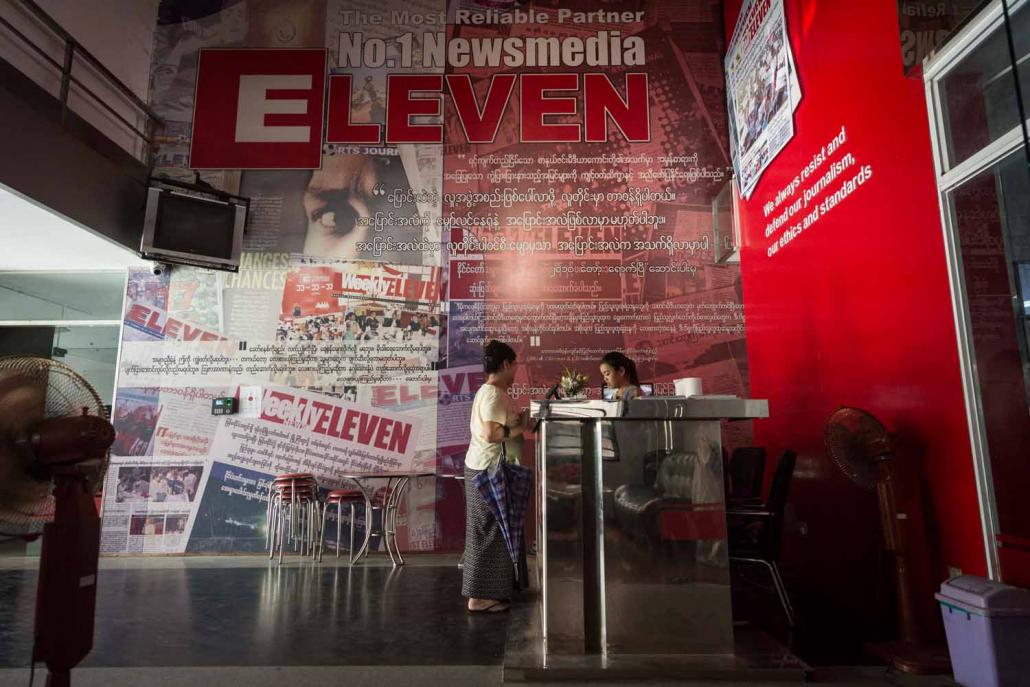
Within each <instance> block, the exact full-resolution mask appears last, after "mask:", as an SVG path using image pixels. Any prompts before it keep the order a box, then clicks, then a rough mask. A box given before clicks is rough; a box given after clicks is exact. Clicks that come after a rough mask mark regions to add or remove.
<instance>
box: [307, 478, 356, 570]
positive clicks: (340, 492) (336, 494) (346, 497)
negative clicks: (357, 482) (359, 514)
mask: <svg viewBox="0 0 1030 687" xmlns="http://www.w3.org/2000/svg"><path fill="white" fill-rule="evenodd" d="M359 503H360V504H362V505H364V504H365V495H364V494H362V493H361V490H359V489H334V490H333V491H331V492H329V495H328V496H327V497H326V500H325V505H324V506H322V527H321V532H322V536H321V538H320V540H319V543H318V560H322V552H323V551H325V521H326V516H327V515H328V514H329V508H330V507H331V506H334V505H335V506H336V557H337V558H339V557H340V531H341V529H342V526H343V507H344V505H348V506H350V545H349V549H348V551H347V562H348V563H353V562H354V556H355V553H357V552H356V551H355V549H354V519H355V507H356V506H357V505H358V504H359ZM365 521H366V522H365V527H366V528H367V527H368V514H367V513H366V514H365Z"/></svg>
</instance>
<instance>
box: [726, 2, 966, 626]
mask: <svg viewBox="0 0 1030 687" xmlns="http://www.w3.org/2000/svg"><path fill="white" fill-rule="evenodd" d="M739 5H740V3H739V1H735V0H728V2H727V7H726V15H725V20H726V28H727V36H728V35H729V34H730V33H731V32H732V29H733V25H734V22H735V20H736V15H737V13H738V11H739ZM785 6H786V13H787V23H788V27H789V31H790V34H791V42H792V45H793V50H794V57H795V61H796V64H797V67H798V76H799V79H800V83H801V89H802V93H803V96H802V101H801V104H800V106H799V107H798V109H797V111H796V113H795V119H794V123H795V135H794V138H793V140H792V141H791V142H790V143H789V144H788V145H787V147H786V148H785V149H784V150H783V151H782V152H781V153H780V155H779V156H778V157H777V158H776V159H775V160H774V161H773V163H772V164H771V166H770V167H769V168H768V169H767V170H766V172H765V174H764V176H763V177H762V179H761V181H760V182H759V184H758V187H757V188H756V190H755V192H754V194H753V195H752V196H751V198H750V199H749V200H748V201H745V202H743V203H742V208H741V209H742V213H741V214H742V221H743V234H744V235H743V237H742V243H743V247H742V250H741V265H742V283H743V291H744V304H745V316H746V320H747V341H748V356H749V359H750V371H751V393H752V395H753V396H754V397H755V398H768V399H769V409H770V418H769V419H768V420H764V421H759V422H756V423H755V440H756V443H758V444H760V445H765V446H768V447H769V449H770V455H778V453H779V451H781V450H782V449H784V448H787V447H791V448H794V449H796V450H797V451H798V453H799V461H798V468H797V472H796V474H795V482H794V486H793V487H792V492H791V499H790V501H791V504H792V506H793V509H794V511H795V516H796V519H797V521H796V522H795V523H794V525H793V526H791V527H788V529H789V530H790V531H789V532H788V533H787V534H786V540H785V551H784V557H785V561H784V563H785V568H786V570H787V574H788V578H789V579H788V586H791V581H793V585H794V586H793V588H796V589H798V590H799V594H801V595H802V596H805V595H807V596H808V597H809V599H810V602H811V604H812V605H817V604H819V603H822V602H830V604H831V606H832V607H834V608H836V609H839V610H840V611H841V612H845V613H851V614H854V615H855V616H863V615H866V616H868V614H869V613H872V611H870V610H869V609H868V605H869V602H870V598H869V596H868V594H866V593H865V592H871V587H872V586H874V582H873V580H874V578H873V577H872V576H873V575H875V568H876V560H877V555H878V551H879V542H878V534H877V533H878V528H879V523H878V520H877V508H876V501H875V496H873V495H872V494H868V493H865V492H862V491H861V490H860V489H858V488H857V487H854V486H853V485H851V484H850V483H848V482H847V481H846V480H845V479H843V478H842V477H841V476H840V475H839V474H838V473H837V470H836V468H835V467H834V466H833V465H832V463H831V462H830V461H829V459H828V458H827V457H826V454H825V450H824V445H823V434H822V430H823V423H824V421H825V420H826V418H827V416H828V415H829V414H830V413H831V412H832V411H833V410H835V409H836V408H837V407H838V406H840V405H853V406H858V407H860V408H864V409H866V410H868V411H870V412H872V413H873V414H874V415H876V416H877V417H878V418H880V420H881V421H883V422H884V424H885V425H886V426H887V427H888V429H889V430H891V431H892V432H894V433H896V434H897V436H898V447H899V453H900V454H901V455H902V456H903V457H905V458H908V459H909V460H910V461H912V462H913V463H916V464H918V465H920V466H921V467H919V468H918V469H919V471H920V472H921V474H922V476H923V478H924V481H923V485H924V486H925V493H924V494H923V495H922V496H923V498H924V500H926V501H927V510H928V511H929V512H930V513H931V514H932V515H931V517H930V518H929V522H928V523H927V525H928V529H929V535H928V542H929V543H930V544H933V545H935V547H936V548H938V550H939V556H938V557H937V558H936V559H935V560H934V564H933V565H932V566H931V569H929V570H926V571H924V573H925V575H924V579H923V587H924V589H923V590H922V592H921V594H923V596H922V598H923V600H924V602H925V607H924V612H926V613H932V612H933V604H932V597H927V596H926V595H928V594H929V593H930V591H931V590H930V588H931V587H932V586H934V585H935V584H938V583H939V581H940V579H942V578H943V577H944V576H946V569H945V568H944V565H945V564H947V565H953V566H957V567H959V568H961V569H962V570H963V572H966V573H973V574H984V573H985V572H986V567H985V559H984V551H983V542H982V537H981V529H980V516H979V509H978V505H977V499H976V492H975V484H974V475H973V467H972V459H971V455H970V449H969V438H968V430H967V425H966V416H965V410H964V402H963V396H962V387H961V380H960V375H959V363H958V354H957V350H956V342H955V330H954V325H953V321H952V311H951V299H950V295H949V287H948V278H947V273H946V263H945V256H944V246H943V240H942V233H941V226H940V214H939V209H938V204H937V199H936V195H935V188H934V170H933V160H932V156H931V150H930V139H929V132H928V122H927V116H926V105H925V96H924V91H923V84H922V80H921V79H920V78H919V77H918V76H917V77H915V78H905V77H904V76H903V74H902V62H901V52H900V47H899V38H898V18H897V9H896V3H894V2H888V1H887V0H879V1H877V2H858V3H855V2H850V3H845V2H837V1H836V0H821V1H820V0H785ZM842 126H844V127H846V131H847V143H846V144H845V146H844V150H845V151H847V152H850V153H851V154H852V155H853V156H854V157H855V158H856V159H857V165H856V166H855V167H854V168H853V169H852V170H850V171H848V172H845V173H844V174H842V175H841V176H840V177H839V178H838V180H837V181H836V182H834V183H833V184H831V186H830V191H832V190H835V189H836V188H837V187H838V186H839V185H840V184H841V182H842V181H843V179H845V178H847V177H850V176H852V175H853V174H854V173H857V171H858V170H859V169H860V168H861V166H862V165H871V166H872V169H873V177H872V179H871V180H869V181H867V182H866V183H865V184H863V185H862V186H860V187H859V188H858V190H857V191H855V192H854V193H853V194H852V195H851V196H850V197H848V198H847V199H846V200H844V202H843V203H842V204H841V205H839V206H838V207H836V208H835V209H834V210H833V211H832V212H830V213H829V214H827V215H825V216H823V217H822V218H821V219H820V220H819V221H818V222H817V223H816V224H815V225H814V226H812V227H811V228H810V229H808V230H806V231H805V232H804V233H802V234H801V235H800V236H798V237H797V238H796V239H794V241H793V242H791V243H790V244H788V245H787V246H785V247H784V248H782V249H780V250H779V252H778V253H776V254H775V255H773V256H772V257H769V256H768V255H767V247H768V245H769V243H770V241H771V240H772V239H766V238H765V236H764V230H765V226H766V224H767V222H768V221H769V219H771V218H772V216H773V215H770V217H769V218H768V219H767V218H766V217H765V215H764V213H763V211H762V206H763V204H765V203H766V202H768V201H770V200H772V199H773V198H774V197H775V195H776V192H777V191H778V190H779V189H780V188H782V187H783V186H785V185H786V184H787V183H788V181H789V180H790V179H792V178H793V177H794V175H795V174H797V173H798V172H799V171H800V170H801V168H803V167H804V166H805V165H806V164H807V163H808V161H809V160H810V159H811V158H812V155H813V154H814V153H816V152H818V151H819V149H820V147H821V146H822V145H823V144H825V143H826V142H828V141H829V140H830V139H831V138H833V136H834V134H835V133H836V132H838V131H840V129H841V127H842ZM820 174H821V173H820ZM820 174H817V175H815V176H816V177H818V176H819V175H820ZM814 178H815V177H813V178H812V180H814ZM782 207H784V206H781V209H782ZM804 214H805V211H802V212H800V213H798V215H797V216H796V219H797V220H800V219H801V217H803V215H804ZM781 231H782V230H781ZM777 235H778V233H777V234H776V235H774V236H777ZM917 498H918V496H917ZM802 523H803V526H802ZM802 529H807V534H802V533H801V530H802ZM859 592H861V593H859ZM884 593H886V592H884Z"/></svg>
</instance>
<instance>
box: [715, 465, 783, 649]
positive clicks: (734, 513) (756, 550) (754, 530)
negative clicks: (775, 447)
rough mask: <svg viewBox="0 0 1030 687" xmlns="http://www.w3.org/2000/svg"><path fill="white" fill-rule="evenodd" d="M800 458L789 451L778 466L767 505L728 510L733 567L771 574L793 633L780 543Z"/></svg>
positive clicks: (733, 507) (770, 487)
mask: <svg viewBox="0 0 1030 687" xmlns="http://www.w3.org/2000/svg"><path fill="white" fill-rule="evenodd" d="M796 462H797V454H795V453H794V452H793V451H790V450H787V451H784V452H783V456H781V457H780V461H779V462H778V463H777V464H776V472H775V473H773V478H772V483H771V484H770V485H769V494H768V496H767V497H766V499H765V503H761V504H758V505H753V506H750V505H746V504H745V505H740V506H732V507H728V508H727V510H726V516H727V521H728V524H729V553H730V561H731V562H732V563H740V564H750V565H760V566H762V567H764V568H765V569H767V570H768V571H769V575H770V577H771V578H772V582H773V587H774V588H775V590H776V595H777V596H778V597H779V599H780V604H781V605H782V606H783V610H784V612H785V613H786V614H787V622H788V623H789V625H790V627H791V628H792V629H793V628H794V627H796V625H797V619H796V616H795V614H794V607H793V606H792V605H791V603H790V597H789V596H788V595H787V588H786V586H784V584H783V578H782V577H781V576H780V569H779V567H778V566H777V561H778V560H779V558H780V543H781V540H782V537H783V512H784V509H785V508H786V505H787V495H788V493H789V492H790V481H791V479H792V478H793V476H794V464H795V463H796Z"/></svg>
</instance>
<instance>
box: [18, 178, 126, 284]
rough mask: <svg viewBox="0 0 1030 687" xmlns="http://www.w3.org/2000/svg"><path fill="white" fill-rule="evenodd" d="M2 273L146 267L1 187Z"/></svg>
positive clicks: (75, 226)
mask: <svg viewBox="0 0 1030 687" xmlns="http://www.w3.org/2000/svg"><path fill="white" fill-rule="evenodd" d="M0 245H2V246H3V247H4V250H3V251H0V271H7V270H124V269H125V268H126V267H128V266H129V265H140V264H144V262H143V261H142V260H140V258H139V257H138V256H137V255H136V254H135V253H133V252H132V251H129V250H127V249H125V248H123V247H122V246H120V245H118V244H116V243H113V242H111V241H108V240H107V239H105V238H101V237H100V236H98V235H97V234H94V233H93V232H91V231H89V230H87V229H85V228H83V227H82V226H80V225H78V224H74V223H72V222H70V221H68V220H67V219H65V218H64V217H62V216H61V215H58V214H56V213H54V212H51V211H50V210H48V209H46V208H45V207H43V206H41V205H37V204H36V203H34V202H32V201H31V200H28V199H26V198H25V197H23V196H20V195H18V194H16V193H13V192H11V191H10V190H9V189H7V188H6V187H4V186H2V185H0Z"/></svg>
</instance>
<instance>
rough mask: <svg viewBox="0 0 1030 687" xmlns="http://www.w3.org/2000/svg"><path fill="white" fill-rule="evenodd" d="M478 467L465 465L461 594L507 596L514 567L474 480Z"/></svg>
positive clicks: (470, 595)
mask: <svg viewBox="0 0 1030 687" xmlns="http://www.w3.org/2000/svg"><path fill="white" fill-rule="evenodd" d="M479 472H480V471H479V470H472V469H470V468H468V467H466V468H465V512H466V515H465V567H464V569H463V570H462V573H463V575H462V582H461V594H462V596H465V597H468V598H473V599H508V598H510V597H511V594H512V590H513V587H514V584H515V569H514V568H513V567H512V564H511V557H510V556H509V555H508V547H507V546H506V545H505V543H504V537H503V536H502V535H501V528H500V526H499V525H498V524H497V520H496V518H494V515H493V513H491V512H490V508H489V507H488V506H487V505H486V502H485V501H483V497H482V496H480V495H479V492H478V491H477V490H476V486H475V484H474V483H473V482H474V481H475V477H476V475H477V474H479Z"/></svg>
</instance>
